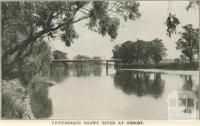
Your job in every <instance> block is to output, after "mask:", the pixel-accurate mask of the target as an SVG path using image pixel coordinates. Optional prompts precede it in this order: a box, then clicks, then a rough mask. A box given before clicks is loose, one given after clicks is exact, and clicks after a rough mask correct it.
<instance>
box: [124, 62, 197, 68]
mask: <svg viewBox="0 0 200 126" xmlns="http://www.w3.org/2000/svg"><path fill="white" fill-rule="evenodd" d="M120 67H121V68H130V69H166V70H198V68H199V67H198V63H193V64H189V63H168V64H167V63H165V64H164V63H162V64H158V65H156V64H139V65H129V66H124V65H121V66H120Z"/></svg>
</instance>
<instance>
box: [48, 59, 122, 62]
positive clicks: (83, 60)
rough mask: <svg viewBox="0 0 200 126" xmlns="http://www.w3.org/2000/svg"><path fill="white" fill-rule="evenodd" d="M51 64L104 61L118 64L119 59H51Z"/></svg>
mask: <svg viewBox="0 0 200 126" xmlns="http://www.w3.org/2000/svg"><path fill="white" fill-rule="evenodd" d="M51 61H52V62H89V61H106V62H120V61H121V60H120V59H109V60H98V59H79V60H68V59H53V60H51Z"/></svg>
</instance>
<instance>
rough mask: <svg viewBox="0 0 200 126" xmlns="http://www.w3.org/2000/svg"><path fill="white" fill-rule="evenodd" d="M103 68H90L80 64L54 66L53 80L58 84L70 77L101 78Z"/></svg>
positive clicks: (52, 71)
mask: <svg viewBox="0 0 200 126" xmlns="http://www.w3.org/2000/svg"><path fill="white" fill-rule="evenodd" d="M101 73H102V68H101V66H94V65H91V66H88V65H86V66H85V65H79V64H70V65H65V66H63V65H53V66H52V68H51V79H52V80H53V81H55V82H57V83H60V82H62V81H64V79H66V78H68V77H69V76H75V77H88V76H101Z"/></svg>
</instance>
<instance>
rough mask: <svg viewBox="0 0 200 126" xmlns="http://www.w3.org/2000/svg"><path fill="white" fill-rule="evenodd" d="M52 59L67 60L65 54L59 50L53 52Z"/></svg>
mask: <svg viewBox="0 0 200 126" xmlns="http://www.w3.org/2000/svg"><path fill="white" fill-rule="evenodd" d="M53 58H54V59H68V58H67V53H64V52H61V51H59V50H55V51H53Z"/></svg>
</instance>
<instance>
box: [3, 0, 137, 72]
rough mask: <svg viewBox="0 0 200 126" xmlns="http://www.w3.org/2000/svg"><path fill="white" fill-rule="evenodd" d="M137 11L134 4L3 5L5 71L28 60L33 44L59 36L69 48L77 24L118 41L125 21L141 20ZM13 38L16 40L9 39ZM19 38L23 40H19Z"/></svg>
mask: <svg viewBox="0 0 200 126" xmlns="http://www.w3.org/2000/svg"><path fill="white" fill-rule="evenodd" d="M138 8H139V3H138V2H135V1H75V2H72V1H68V2H64V1H58V2H55V1H54V2H2V17H1V18H2V37H3V43H4V44H3V45H6V44H7V43H9V44H8V46H5V47H6V48H5V49H3V52H2V61H3V70H6V71H9V70H8V69H6V66H11V65H12V64H15V63H16V62H19V61H20V60H22V59H23V58H24V57H26V56H27V53H29V52H30V51H31V50H30V49H29V50H27V48H31V45H32V44H33V43H35V42H38V40H44V38H49V39H50V38H53V39H54V38H56V36H57V34H58V32H59V33H61V34H62V35H61V39H62V40H63V41H64V42H65V44H66V45H67V46H70V45H71V43H72V42H73V40H74V39H75V38H77V37H78V35H77V33H76V30H75V28H74V24H75V23H78V22H80V21H82V20H86V21H87V23H86V24H87V26H88V28H89V30H92V31H94V32H97V33H99V34H101V35H102V36H105V35H109V36H110V37H111V39H115V38H116V37H117V31H118V28H119V25H120V21H122V19H123V20H124V21H127V20H135V19H137V18H139V17H140V15H141V14H140V13H139V9H138ZM10 34H14V37H12V39H7V36H10ZM18 34H22V35H23V37H22V38H20V39H19V38H17V37H18V36H19V35H18ZM8 40H9V41H8ZM39 42H43V41H39ZM9 57H12V58H11V59H12V60H11V59H10V58H9Z"/></svg>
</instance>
